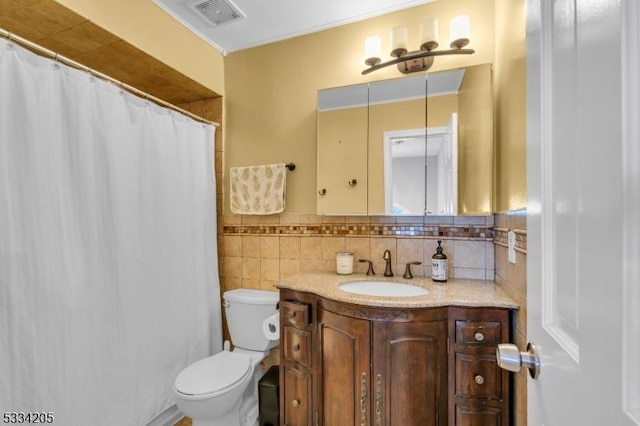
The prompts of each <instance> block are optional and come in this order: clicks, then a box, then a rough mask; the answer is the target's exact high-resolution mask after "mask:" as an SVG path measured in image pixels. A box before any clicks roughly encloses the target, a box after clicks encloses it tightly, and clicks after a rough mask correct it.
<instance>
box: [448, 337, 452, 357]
mask: <svg viewBox="0 0 640 426" xmlns="http://www.w3.org/2000/svg"><path fill="white" fill-rule="evenodd" d="M450 340H451V339H450V338H449V337H447V355H449V341H450Z"/></svg>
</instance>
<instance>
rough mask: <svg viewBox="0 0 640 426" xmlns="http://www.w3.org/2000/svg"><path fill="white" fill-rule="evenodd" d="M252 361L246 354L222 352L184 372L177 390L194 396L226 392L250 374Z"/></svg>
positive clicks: (178, 381)
mask: <svg viewBox="0 0 640 426" xmlns="http://www.w3.org/2000/svg"><path fill="white" fill-rule="evenodd" d="M250 361H251V358H250V357H249V356H248V355H246V354H242V353H234V352H229V351H222V352H220V353H217V354H215V355H213V356H210V357H208V358H205V359H201V360H200V361H197V362H195V363H193V364H191V365H190V366H188V367H187V368H185V369H184V370H182V372H181V373H180V374H178V378H177V379H176V383H175V388H176V390H177V391H178V392H180V393H182V394H185V395H193V396H197V395H205V394H212V393H217V392H221V391H224V390H225V389H228V388H232V387H234V385H236V384H237V383H239V382H241V381H242V379H244V377H245V376H246V375H247V374H249V372H250V370H251V362H250Z"/></svg>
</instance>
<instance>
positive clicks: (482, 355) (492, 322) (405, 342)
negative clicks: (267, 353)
mask: <svg viewBox="0 0 640 426" xmlns="http://www.w3.org/2000/svg"><path fill="white" fill-rule="evenodd" d="M292 312H294V313H293V314H292ZM280 313H281V314H280V316H281V333H282V334H281V367H280V382H281V387H280V396H281V398H280V411H281V415H280V418H281V425H284V426H299V425H309V426H321V425H325V426H413V425H415V426H429V425H437V426H445V425H473V426H484V425H500V426H506V425H508V424H509V415H510V412H509V404H510V398H509V393H510V391H509V377H508V374H507V373H506V372H503V370H501V369H499V368H498V367H497V364H496V361H495V348H496V345H497V344H498V343H501V342H508V341H509V310H508V309H498V308H458V307H437V308H410V309H405V308H382V307H374V306H361V305H352V304H348V303H340V302H335V301H332V300H329V299H324V298H321V297H318V296H315V295H312V294H309V293H301V292H296V291H293V290H281V301H280ZM309 346H310V347H309Z"/></svg>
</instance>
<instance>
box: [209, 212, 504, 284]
mask: <svg viewBox="0 0 640 426" xmlns="http://www.w3.org/2000/svg"><path fill="white" fill-rule="evenodd" d="M222 233H223V238H222V244H221V250H220V253H221V278H222V283H223V286H224V289H225V290H229V289H233V288H260V289H265V290H273V289H274V284H275V282H276V281H278V280H280V279H284V278H288V277H290V276H292V275H294V274H296V273H298V272H301V271H333V270H335V256H336V252H339V251H349V252H353V253H354V259H355V264H354V270H355V273H365V272H366V264H365V263H360V262H358V261H357V260H358V259H369V260H372V261H373V262H374V269H375V271H376V273H377V274H382V273H383V271H384V266H385V263H384V260H383V259H382V254H383V252H384V251H385V250H389V251H390V252H391V256H392V257H391V258H392V262H393V271H394V274H396V275H399V276H402V274H403V273H404V268H405V264H406V263H408V262H412V261H419V262H422V265H419V266H414V267H412V271H413V274H414V275H415V276H419V277H428V276H430V273H431V256H432V255H433V254H434V253H435V250H436V247H437V241H438V240H442V246H443V247H444V251H445V254H446V255H447V256H448V258H449V273H450V276H452V277H460V278H472V279H489V280H493V279H494V274H495V266H494V265H495V260H494V244H493V237H494V218H493V216H487V217H485V216H478V217H452V216H426V217H424V218H423V217H402V216H389V217H387V216H384V217H366V216H317V215H313V214H286V213H284V214H280V215H272V216H238V215H223V225H222Z"/></svg>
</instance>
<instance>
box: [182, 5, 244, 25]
mask: <svg viewBox="0 0 640 426" xmlns="http://www.w3.org/2000/svg"><path fill="white" fill-rule="evenodd" d="M192 7H193V8H194V9H195V11H196V12H198V13H199V14H200V15H202V16H203V17H204V18H205V19H206V20H207V21H208V22H210V23H212V24H213V25H215V26H220V25H225V24H228V23H230V22H233V21H237V20H238V19H242V18H244V17H245V15H244V13H242V12H241V11H240V9H238V8H237V7H236V5H234V4H233V3H231V1H229V0H208V1H204V2H201V3H196V4H194V5H193V6H192Z"/></svg>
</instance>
